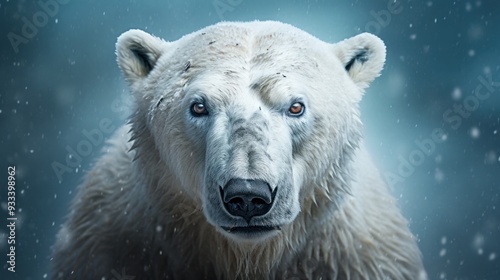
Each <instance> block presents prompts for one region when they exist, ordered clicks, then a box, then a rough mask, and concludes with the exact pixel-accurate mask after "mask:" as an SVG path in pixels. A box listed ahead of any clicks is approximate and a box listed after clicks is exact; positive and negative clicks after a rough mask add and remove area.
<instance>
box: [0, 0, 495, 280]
mask: <svg viewBox="0 0 500 280" xmlns="http://www.w3.org/2000/svg"><path fill="white" fill-rule="evenodd" d="M53 1H55V0H42V1H41V3H47V2H53ZM394 1H395V0H377V1H368V0H359V1H356V0H353V1H343V2H342V3H338V2H339V1H322V0H317V1H273V2H270V1H250V0H229V1H226V0H221V1H210V0H207V1H71V0H70V1H67V0H65V1H64V2H67V3H62V2H63V1H62V0H61V3H58V4H57V7H58V8H57V10H56V9H52V10H51V11H48V12H47V11H45V10H44V8H43V7H42V6H41V5H40V4H39V3H37V1H12V0H11V1H0V50H1V52H0V124H1V133H0V151H1V157H0V163H1V169H3V170H5V172H4V171H1V172H0V174H2V175H1V176H0V182H1V184H0V185H1V186H2V189H1V191H0V201H1V203H2V204H1V206H2V207H1V209H2V210H1V211H0V213H1V215H0V218H1V221H2V222H1V224H3V223H7V221H6V217H7V212H6V194H7V190H6V187H4V186H6V182H7V174H6V173H7V166H11V165H14V166H16V168H17V174H16V180H17V196H16V199H17V204H18V207H19V209H18V210H17V217H18V219H19V221H18V228H17V235H16V241H17V251H16V256H17V263H16V270H17V272H16V273H15V274H13V273H10V272H8V271H7V270H6V259H7V256H6V252H7V244H6V240H7V239H6V234H8V232H7V228H6V227H5V226H1V227H0V252H1V255H0V261H1V267H2V268H1V270H0V278H1V279H43V278H44V277H47V273H48V265H49V262H50V246H51V245H52V244H53V243H54V241H55V234H56V232H57V230H58V229H59V227H60V225H61V223H62V222H63V221H64V216H65V215H66V213H68V205H69V202H70V200H71V199H72V198H73V196H74V194H75V187H76V186H77V185H78V184H79V183H80V182H81V181H82V175H83V174H84V173H85V172H86V171H87V170H89V168H90V167H91V165H92V163H93V162H94V160H95V159H96V158H97V157H98V155H99V151H100V149H101V147H102V145H103V144H104V137H109V136H110V133H107V132H102V131H101V132H102V135H103V139H97V140H98V141H95V143H91V145H90V146H89V145H87V146H85V147H84V146H82V145H84V144H82V143H84V142H85V141H87V140H86V139H87V138H86V136H85V133H86V132H92V131H93V132H95V130H98V129H100V122H102V121H103V120H104V121H109V122H111V126H112V127H113V128H117V127H118V126H119V125H121V124H123V123H124V122H125V121H126V120H125V119H126V117H127V114H128V111H129V108H130V98H129V94H128V92H127V89H126V85H125V82H124V81H123V78H122V77H121V74H120V72H119V70H118V67H117V65H116V62H115V54H114V51H115V46H114V44H115V42H116V38H117V37H118V36H119V35H120V34H121V33H122V32H124V31H126V30H128V29H130V28H140V29H143V30H146V31H148V32H150V33H153V34H155V35H157V36H159V37H163V38H165V39H166V40H176V39H178V38H179V37H180V36H182V35H184V34H187V33H190V32H193V31H195V30H198V29H200V28H202V27H204V26H206V25H210V24H214V23H216V22H218V21H221V20H229V21H248V20H255V19H259V20H265V19H271V20H279V21H283V22H287V23H290V24H292V25H295V26H297V27H299V28H301V29H303V30H305V31H307V32H309V33H311V34H313V35H315V36H317V37H318V38H320V39H322V40H324V41H328V42H336V41H339V40H341V39H344V38H347V37H350V36H353V35H355V34H358V33H360V32H363V31H369V32H372V33H375V34H376V35H378V36H380V37H381V38H382V39H383V40H384V41H385V43H386V45H387V62H386V66H385V69H384V70H383V72H382V76H381V77H379V78H378V79H377V80H375V82H374V83H373V84H372V86H371V87H370V88H369V89H368V91H367V92H366V94H365V97H364V99H363V101H362V104H361V107H362V114H363V121H364V123H365V131H364V134H365V138H366V141H367V143H368V146H369V148H370V151H371V153H372V155H373V157H374V159H375V161H376V163H377V165H378V166H379V167H380V171H381V173H382V174H383V175H384V177H385V178H387V179H388V183H389V185H390V187H391V191H392V192H393V194H394V195H395V196H396V197H397V198H398V202H399V204H400V206H401V208H402V210H403V212H404V214H405V216H406V217H407V218H408V219H409V221H410V227H411V230H412V231H413V232H414V233H415V235H416V236H417V238H418V241H419V246H420V248H421V250H422V253H423V258H424V263H425V266H426V269H427V271H428V274H429V277H430V278H431V279H500V242H499V240H500V209H499V208H500V201H499V191H500V183H499V181H500V180H499V179H500V114H499V106H498V105H500V32H498V27H499V26H500V4H499V3H498V2H495V1H460V0H456V1H408V0H396V2H395V3H394ZM52 8H53V7H52ZM26 22H30V23H36V24H37V25H38V27H37V26H35V27H36V31H34V30H27V29H26V28H27V27H24V26H25V25H26V24H27V23H26ZM23 28H24V29H25V30H24V33H25V34H24V35H29V36H24V35H23ZM9 34H10V35H9ZM13 34H16V36H24V37H30V38H26V39H25V41H23V43H19V45H18V46H17V50H16V44H13V43H12V42H11V39H12V38H13V36H15V35H13ZM9 38H10V39H9ZM481 77H482V78H481ZM482 79H483V80H482ZM488 79H490V82H493V83H494V84H495V85H494V86H491V83H490V89H489V90H488V88H487V87H486V86H485V85H484V84H485V83H484V80H488ZM482 81H483V82H482ZM480 85H482V89H481V91H480V92H479V93H480V94H482V95H481V96H483V97H484V98H482V100H479V99H478V98H477V96H476V95H477V94H478V92H475V89H476V88H477V87H478V86H480ZM488 93H489V95H488V96H487V97H486V96H484V95H487V94H488ZM457 106H465V108H468V111H467V112H466V113H467V114H465V113H464V114H463V115H460V114H459V113H457V112H456V111H454V110H456V108H458V107H457ZM450 110H451V112H450ZM447 112H448V113H447ZM443 114H449V115H447V116H448V118H450V119H448V121H447V119H446V118H445V117H443ZM436 129H440V130H442V131H443V132H444V133H445V136H444V137H442V138H437V139H438V140H439V141H437V140H429V139H432V133H433V131H434V130H436ZM443 139H445V140H444V141H442V140H443ZM422 141H424V142H425V143H427V144H428V146H427V148H429V149H424V150H425V153H424V152H423V151H422V150H421V149H420V148H419V146H418V145H417V143H418V142H422ZM430 141H432V142H430ZM87 143H90V142H87ZM429 143H432V144H429ZM79 145H80V148H81V149H83V148H87V150H86V152H88V154H86V155H85V156H82V157H81V158H80V159H75V158H73V159H72V160H75V162H76V163H78V164H77V166H76V167H74V168H71V170H70V171H68V170H66V171H67V172H65V173H63V174H60V176H57V174H56V173H55V172H54V170H53V165H54V163H56V162H58V163H61V164H65V163H66V160H67V157H68V154H69V152H68V149H77V148H78V147H79Z"/></svg>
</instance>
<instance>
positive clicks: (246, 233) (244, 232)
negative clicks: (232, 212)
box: [221, 226, 281, 239]
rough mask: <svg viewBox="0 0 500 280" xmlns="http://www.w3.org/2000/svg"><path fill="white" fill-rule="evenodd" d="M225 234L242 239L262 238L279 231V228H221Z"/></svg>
mask: <svg viewBox="0 0 500 280" xmlns="http://www.w3.org/2000/svg"><path fill="white" fill-rule="evenodd" d="M221 228H222V229H223V230H225V231H226V232H227V233H230V234H232V235H236V236H240V237H244V238H250V239H251V238H257V237H263V236H266V235H269V234H272V233H273V232H276V231H280V230H281V226H247V227H221Z"/></svg>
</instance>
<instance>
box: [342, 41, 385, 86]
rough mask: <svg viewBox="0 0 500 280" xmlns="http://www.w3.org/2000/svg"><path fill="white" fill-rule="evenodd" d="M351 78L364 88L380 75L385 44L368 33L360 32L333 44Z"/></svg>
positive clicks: (383, 60)
mask: <svg viewBox="0 0 500 280" xmlns="http://www.w3.org/2000/svg"><path fill="white" fill-rule="evenodd" d="M333 47H334V52H335V55H336V56H337V57H338V58H339V59H340V62H341V63H342V65H344V68H345V70H346V71H347V73H348V74H349V76H350V77H351V79H352V80H353V81H354V83H356V84H357V85H358V87H359V88H361V89H364V88H366V87H368V85H369V84H370V83H371V82H372V81H373V80H374V79H375V78H376V77H378V76H379V75H380V72H381V71H382V68H383V67H384V62H385V45H384V42H382V40H381V39H380V38H379V37H377V36H375V35H372V34H370V33H362V34H359V35H356V36H354V37H351V38H349V39H345V40H344V41H341V42H339V43H336V44H334V45H333Z"/></svg>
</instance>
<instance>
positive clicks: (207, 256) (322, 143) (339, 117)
mask: <svg viewBox="0 0 500 280" xmlns="http://www.w3.org/2000/svg"><path fill="white" fill-rule="evenodd" d="M117 56H118V63H119V65H120V68H121V69H122V71H123V74H124V76H125V78H126V79H127V80H128V81H129V84H130V89H131V91H132V93H133V94H134V96H135V98H136V104H137V109H136V112H135V113H134V115H133V116H132V117H131V121H130V125H127V126H124V127H123V128H122V129H120V130H119V131H118V132H117V134H116V135H115V136H114V137H113V138H112V140H111V142H110V146H109V147H108V148H107V150H106V153H104V154H103V156H102V157H101V159H100V160H99V161H98V162H97V164H96V165H95V167H94V168H93V169H92V171H90V172H89V174H88V175H87V178H86V180H85V182H84V184H83V185H82V186H81V188H80V190H79V193H78V195H77V197H76V199H75V201H74V203H73V206H72V212H71V214H70V216H69V219H68V221H67V222H66V223H65V225H64V226H63V228H62V229H61V231H60V233H59V236H58V242H57V243H56V245H55V253H54V261H53V270H52V271H53V278H64V279H68V278H69V279H80V278H81V277H83V276H85V277H86V278H89V279H91V278H92V279H93V278H96V279H97V278H100V277H113V275H114V274H113V271H116V272H122V271H123V270H124V271H125V272H126V273H127V275H133V276H135V277H136V279H166V278H167V277H168V279H426V275H425V271H424V269H423V266H422V262H421V260H420V253H419V250H418V248H417V246H416V243H415V240H414V238H413V236H412V235H411V233H410V231H409V230H408V227H407V222H406V220H405V219H404V218H403V217H402V215H401V214H400V212H399V210H398V208H397V206H396V203H395V200H394V199H393V198H392V197H391V196H390V195H389V192H388V191H387V188H386V187H385V185H384V183H383V181H382V180H381V178H380V176H379V175H378V172H377V170H376V168H375V167H374V166H373V165H372V163H371V160H370V159H369V156H368V154H367V152H366V150H365V148H364V145H363V144H362V140H361V122H360V119H359V109H358V102H359V100H360V99H361V97H362V93H363V90H364V88H366V87H367V86H368V85H369V83H370V82H371V81H372V80H373V79H374V78H375V77H376V76H378V75H379V73H380V71H381V70H382V67H383V64H384V60H385V47H384V45H383V43H382V41H381V40H380V39H378V38H377V37H375V36H373V35H370V34H361V35H358V36H355V37H353V38H350V39H347V40H344V41H342V42H340V43H337V44H329V43H325V42H322V41H320V40H318V39H317V38H314V37H313V36H311V35H309V34H307V33H305V32H303V31H301V30H299V29H296V28H294V27H292V26H290V25H286V24H282V23H278V22H250V23H230V22H225V23H220V24H217V25H214V26H209V27H207V28H205V29H202V30H200V31H197V32H194V33H192V34H189V35H186V36H184V37H182V38H180V39H179V40H177V41H174V42H165V41H163V40H161V39H158V38H156V37H154V36H152V35H149V34H147V33H145V32H142V31H138V30H131V31H128V32H126V33H124V34H123V35H122V36H120V38H119V39H118V43H117ZM193 102H204V104H205V105H206V108H207V109H208V112H209V114H208V115H206V116H205V117H199V116H198V117H196V116H193V115H192V114H191V113H190V111H189V108H190V107H191V106H192V104H193ZM294 102H302V103H303V104H304V105H305V111H304V114H303V115H302V116H301V117H294V116H290V115H288V114H287V110H288V108H289V106H290V104H293V103H294ZM232 178H244V179H259V180H263V181H265V182H267V183H269V186H270V187H271V188H272V189H273V190H276V191H277V198H276V201H274V204H273V208H271V210H270V211H269V213H266V214H264V215H261V216H257V217H254V218H252V220H251V222H250V223H252V225H253V224H255V225H280V226H281V230H279V231H275V232H273V234H270V235H267V236H262V237H261V238H256V239H251V238H250V239H248V238H247V239H245V238H239V237H238V236H235V235H234V234H232V233H230V232H226V231H225V230H223V229H222V227H223V226H244V225H245V223H246V222H244V221H242V219H240V218H238V217H234V216H231V215H230V214H228V213H227V211H225V210H224V208H223V206H222V204H221V203H222V202H221V199H220V197H219V190H220V188H223V187H224V185H225V184H226V183H227V182H228V181H229V180H230V179H232ZM294 277H295V278H294Z"/></svg>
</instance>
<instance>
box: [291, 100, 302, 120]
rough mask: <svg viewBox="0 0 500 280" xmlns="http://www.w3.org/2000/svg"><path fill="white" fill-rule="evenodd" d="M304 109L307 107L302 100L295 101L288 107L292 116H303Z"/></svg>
mask: <svg viewBox="0 0 500 280" xmlns="http://www.w3.org/2000/svg"><path fill="white" fill-rule="evenodd" d="M304 109H305V106H304V104H302V103H300V102H295V103H293V104H292V105H291V106H290V108H289V109H288V114H289V115H290V116H294V117H299V116H302V114H304Z"/></svg>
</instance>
